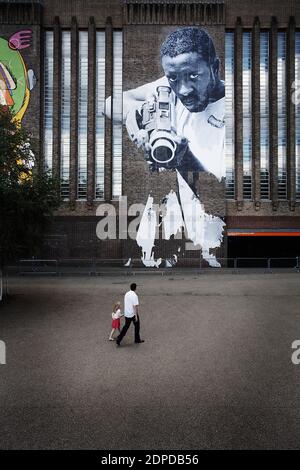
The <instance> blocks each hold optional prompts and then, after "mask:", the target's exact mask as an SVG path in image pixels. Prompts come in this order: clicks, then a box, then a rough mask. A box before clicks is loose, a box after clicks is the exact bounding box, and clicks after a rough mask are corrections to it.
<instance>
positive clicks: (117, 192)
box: [112, 31, 123, 197]
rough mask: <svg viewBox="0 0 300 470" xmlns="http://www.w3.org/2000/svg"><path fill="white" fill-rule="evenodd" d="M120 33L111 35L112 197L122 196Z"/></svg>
mask: <svg viewBox="0 0 300 470" xmlns="http://www.w3.org/2000/svg"><path fill="white" fill-rule="evenodd" d="M122 56H123V34H122V31H114V33H113V145H112V147H113V152H112V154H113V161H112V169H113V174H112V195H113V197H118V196H121V195H122V120H123V109H122V104H123V103H122V101H123V96H122V67H123V64H122Z"/></svg>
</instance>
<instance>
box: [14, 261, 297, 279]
mask: <svg viewBox="0 0 300 470" xmlns="http://www.w3.org/2000/svg"><path fill="white" fill-rule="evenodd" d="M218 262H219V263H220V268H212V267H210V266H209V265H208V263H207V261H205V260H204V259H202V258H200V259H199V258H181V259H178V261H177V263H176V264H174V263H172V261H171V260H167V262H166V260H164V261H163V262H162V263H161V265H160V266H159V268H157V267H146V266H144V264H143V262H142V260H141V259H140V258H137V259H129V260H128V259H107V258H103V259H100V258H85V259H84V258H61V259H34V258H31V259H20V260H19V265H18V267H17V269H15V272H16V273H18V274H20V275H43V274H46V275H56V276H59V275H61V276H63V275H89V276H97V275H101V274H114V273H116V274H126V275H135V274H138V273H146V274H147V273H149V274H150V273H156V274H161V275H164V274H169V273H172V274H176V273H182V272H193V273H199V274H201V273H203V272H232V273H239V272H244V271H259V272H266V273H271V272H275V271H278V270H284V271H293V272H300V257H295V258H218Z"/></svg>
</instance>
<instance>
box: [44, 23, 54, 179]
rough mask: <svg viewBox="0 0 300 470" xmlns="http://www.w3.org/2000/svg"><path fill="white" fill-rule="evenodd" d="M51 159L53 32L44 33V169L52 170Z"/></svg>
mask: <svg viewBox="0 0 300 470" xmlns="http://www.w3.org/2000/svg"><path fill="white" fill-rule="evenodd" d="M52 157H53V31H46V33H45V68H44V158H45V168H46V169H47V170H50V171H51V170H52Z"/></svg>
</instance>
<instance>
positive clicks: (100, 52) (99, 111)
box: [95, 31, 105, 199]
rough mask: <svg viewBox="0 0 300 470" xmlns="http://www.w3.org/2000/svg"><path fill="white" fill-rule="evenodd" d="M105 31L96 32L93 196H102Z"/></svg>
mask: <svg viewBox="0 0 300 470" xmlns="http://www.w3.org/2000/svg"><path fill="white" fill-rule="evenodd" d="M104 108H105V32H104V31H97V33H96V156H95V197H96V199H101V198H103V197H104V150H105V147H104V142H105V141H104V139H105V117H104Z"/></svg>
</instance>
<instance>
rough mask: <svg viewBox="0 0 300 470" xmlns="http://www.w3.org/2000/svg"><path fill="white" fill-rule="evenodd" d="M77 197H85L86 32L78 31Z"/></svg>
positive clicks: (86, 122)
mask: <svg viewBox="0 0 300 470" xmlns="http://www.w3.org/2000/svg"><path fill="white" fill-rule="evenodd" d="M78 86H79V90H78V185H77V198H78V199H86V197H87V124H88V119H87V113H88V32H87V31H79V81H78Z"/></svg>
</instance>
